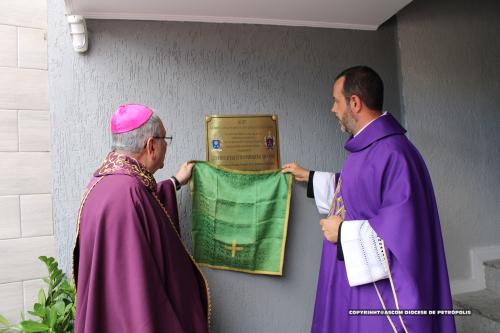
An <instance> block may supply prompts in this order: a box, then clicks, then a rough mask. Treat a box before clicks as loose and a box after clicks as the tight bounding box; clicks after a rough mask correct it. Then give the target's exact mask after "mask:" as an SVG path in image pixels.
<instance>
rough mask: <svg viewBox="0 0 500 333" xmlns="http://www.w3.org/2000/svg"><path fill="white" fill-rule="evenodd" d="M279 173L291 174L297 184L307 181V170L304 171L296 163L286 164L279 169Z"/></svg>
mask: <svg viewBox="0 0 500 333" xmlns="http://www.w3.org/2000/svg"><path fill="white" fill-rule="evenodd" d="M281 172H284V173H291V174H292V175H293V178H294V179H295V180H296V181H298V182H307V181H308V180H309V172H310V171H309V170H307V169H304V168H303V167H301V166H300V165H298V164H297V163H287V164H285V165H283V167H282V168H281Z"/></svg>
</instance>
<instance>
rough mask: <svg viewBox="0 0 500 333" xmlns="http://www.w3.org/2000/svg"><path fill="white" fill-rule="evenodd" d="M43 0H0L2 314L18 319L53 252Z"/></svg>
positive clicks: (29, 304)
mask: <svg viewBox="0 0 500 333" xmlns="http://www.w3.org/2000/svg"><path fill="white" fill-rule="evenodd" d="M46 31H47V0H0V314H2V315H5V316H6V317H7V318H8V319H9V320H11V321H12V322H15V323H17V322H19V320H20V313H21V311H23V310H29V309H31V307H32V306H33V303H34V302H35V301H36V298H37V295H38V290H39V288H40V286H41V285H42V281H41V280H40V278H41V277H44V276H46V275H47V270H46V268H45V265H44V264H43V263H41V262H40V261H39V260H38V256H40V255H46V256H54V254H55V244H54V236H53V235H52V234H53V222H52V202H51V195H50V194H48V193H50V192H51V177H50V176H51V174H50V153H49V151H50V120H49V118H50V117H49V112H48V109H49V103H48V73H47V36H46Z"/></svg>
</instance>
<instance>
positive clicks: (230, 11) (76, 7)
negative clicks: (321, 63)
mask: <svg viewBox="0 0 500 333" xmlns="http://www.w3.org/2000/svg"><path fill="white" fill-rule="evenodd" d="M65 2H66V11H67V14H72V15H82V16H84V17H85V18H95V19H126V20H158V21H189V22H216V23H249V24H271V25H285V26H306V27H323V28H344V29H359V30H376V29H377V28H378V27H379V26H380V25H381V24H382V23H384V22H385V21H386V20H387V19H389V18H390V17H391V16H393V15H394V14H396V13H397V12H398V11H399V10H401V9H402V8H403V7H405V6H406V5H407V4H409V3H410V2H411V0H378V1H373V0H307V1H306V0H251V1H241V0H140V1H137V0H65Z"/></svg>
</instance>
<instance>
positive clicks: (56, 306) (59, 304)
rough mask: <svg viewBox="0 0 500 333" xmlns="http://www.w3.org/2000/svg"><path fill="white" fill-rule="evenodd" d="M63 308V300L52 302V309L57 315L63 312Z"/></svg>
mask: <svg viewBox="0 0 500 333" xmlns="http://www.w3.org/2000/svg"><path fill="white" fill-rule="evenodd" d="M64 308H65V305H64V302H63V301H58V302H57V303H56V304H54V307H53V309H55V310H56V312H57V314H58V315H62V314H63V313H64Z"/></svg>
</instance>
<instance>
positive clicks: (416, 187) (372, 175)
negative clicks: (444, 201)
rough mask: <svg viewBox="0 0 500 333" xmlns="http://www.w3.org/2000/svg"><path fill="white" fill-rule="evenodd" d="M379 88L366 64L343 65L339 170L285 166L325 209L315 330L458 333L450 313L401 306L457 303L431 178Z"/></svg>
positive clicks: (337, 88)
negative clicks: (341, 162) (345, 136)
mask: <svg viewBox="0 0 500 333" xmlns="http://www.w3.org/2000/svg"><path fill="white" fill-rule="evenodd" d="M383 94H384V93H383V83H382V80H381V79H380V77H379V75H378V74H377V73H376V72H375V71H373V70H372V69H371V68H369V67H366V66H356V67H352V68H349V69H347V70H345V71H343V72H342V73H340V74H339V75H338V77H337V78H336V80H335V82H334V86H333V107H332V110H331V111H332V112H333V113H334V115H335V116H336V118H337V119H338V121H339V124H340V127H341V129H342V130H343V131H345V132H348V133H350V134H351V136H350V138H349V139H348V140H347V142H346V144H345V149H346V150H347V159H346V160H345V162H344V165H343V167H342V170H341V171H340V172H339V173H328V172H314V171H310V170H306V169H304V168H302V167H301V166H299V165H298V164H296V163H290V164H286V165H284V166H283V172H290V173H292V174H293V175H294V178H295V179H296V180H297V181H304V182H308V196H309V197H313V198H314V199H315V202H316V205H317V208H318V210H319V212H320V213H321V214H325V215H327V217H326V218H324V219H321V220H320V227H321V230H322V231H323V233H324V238H325V239H324V241H323V251H322V255H321V267H320V272H319V277H318V282H317V291H316V303H315V308H314V315H313V321H312V327H311V332H314V333H353V332H370V333H378V332H384V333H387V332H415V333H424V332H425V333H450V332H455V331H456V330H455V322H454V318H453V316H450V315H411V314H410V313H409V312H405V310H417V311H428V310H451V309H452V307H453V306H452V301H451V294H450V286H449V280H448V272H447V267H446V258H445V253H444V246H443V239H442V235H441V227H440V223H439V216H438V211H437V206H436V199H435V196H434V191H433V188H432V183H431V179H430V176H429V173H428V171H427V168H426V166H425V163H424V160H423V159H422V156H421V155H420V154H419V152H418V151H417V149H416V148H415V146H413V144H412V143H411V142H410V141H409V140H408V138H407V137H406V136H405V132H406V131H405V129H404V128H403V127H401V125H400V124H399V123H398V122H397V121H396V119H394V117H393V116H392V115H391V114H389V113H386V112H384V113H382V111H381V110H382V102H383ZM362 310H370V312H363V311H362ZM384 310H387V311H386V312H383V311H384ZM424 313H425V312H424Z"/></svg>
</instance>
